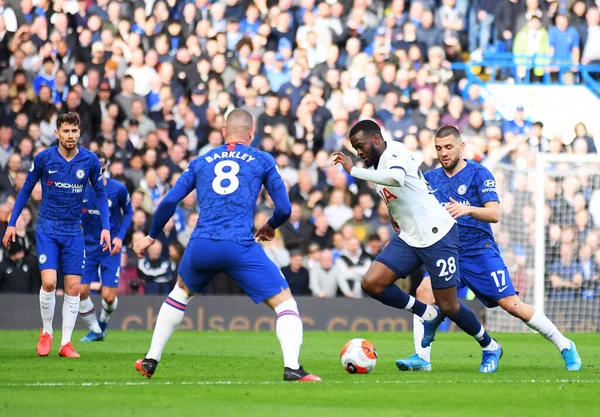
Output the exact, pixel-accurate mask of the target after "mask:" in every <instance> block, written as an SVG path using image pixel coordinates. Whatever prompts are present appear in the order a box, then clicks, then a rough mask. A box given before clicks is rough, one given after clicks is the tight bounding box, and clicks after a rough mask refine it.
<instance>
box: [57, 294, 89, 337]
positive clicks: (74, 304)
mask: <svg viewBox="0 0 600 417" xmlns="http://www.w3.org/2000/svg"><path fill="white" fill-rule="evenodd" d="M88 299H89V298H88ZM92 308H93V306H92ZM62 313H63V323H62V341H61V342H60V345H61V346H64V345H66V344H67V343H69V342H70V341H71V335H72V334H73V329H74V328H75V322H76V321H77V314H78V313H79V295H76V296H71V295H66V294H65V295H64V300H63V311H62Z"/></svg>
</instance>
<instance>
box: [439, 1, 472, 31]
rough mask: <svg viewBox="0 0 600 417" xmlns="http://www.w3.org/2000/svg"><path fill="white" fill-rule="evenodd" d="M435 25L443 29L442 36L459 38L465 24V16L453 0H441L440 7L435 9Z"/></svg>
mask: <svg viewBox="0 0 600 417" xmlns="http://www.w3.org/2000/svg"><path fill="white" fill-rule="evenodd" d="M435 22H436V26H437V27H439V28H440V29H442V30H443V31H444V38H446V39H447V38H455V39H459V37H460V32H461V31H462V30H463V28H464V26H465V16H464V15H463V13H462V12H461V11H460V10H459V9H458V8H457V7H456V1H455V0H442V7H440V8H439V9H438V11H437V15H436V20H435Z"/></svg>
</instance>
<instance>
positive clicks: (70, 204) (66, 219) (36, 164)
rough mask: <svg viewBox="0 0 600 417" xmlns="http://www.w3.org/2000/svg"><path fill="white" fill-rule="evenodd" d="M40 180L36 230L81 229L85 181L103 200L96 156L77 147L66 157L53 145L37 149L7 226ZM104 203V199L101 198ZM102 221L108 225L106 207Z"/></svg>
mask: <svg viewBox="0 0 600 417" xmlns="http://www.w3.org/2000/svg"><path fill="white" fill-rule="evenodd" d="M40 180H41V184H42V203H41V207H40V214H39V218H38V221H37V226H36V227H37V230H38V231H39V232H42V233H46V234H50V235H67V236H69V235H77V234H82V233H83V228H82V224H81V207H82V203H83V190H84V188H85V185H86V184H87V183H88V182H89V183H90V184H91V186H92V189H93V190H94V192H95V193H96V196H97V197H98V198H100V199H104V200H106V194H105V193H104V183H103V181H102V174H101V172H100V161H99V160H98V157H97V156H96V155H95V154H94V153H93V152H90V151H89V150H87V149H84V148H82V147H79V153H78V154H77V155H76V156H75V158H73V159H72V160H71V161H67V160H66V159H65V158H64V157H63V156H62V155H61V154H60V152H59V151H58V146H53V147H51V148H48V149H46V150H43V151H42V152H40V153H39V154H38V155H37V156H36V157H35V159H34V161H33V163H32V164H31V169H30V170H29V173H28V174H27V180H26V181H25V184H24V186H23V189H21V191H20V192H19V195H18V196H17V203H16V204H15V208H14V210H13V214H15V215H16V216H14V215H13V216H11V220H10V224H9V225H10V226H13V225H14V224H16V222H17V218H18V216H19V215H20V214H21V210H22V209H23V207H24V206H25V204H26V203H27V200H28V199H29V196H30V195H31V192H32V190H33V187H34V186H35V184H36V183H37V182H38V181H40ZM105 204H106V201H105ZM104 214H105V216H103V217H104V218H102V222H103V224H104V225H105V226H106V227H107V228H108V225H109V223H108V210H104Z"/></svg>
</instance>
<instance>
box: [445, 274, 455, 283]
mask: <svg viewBox="0 0 600 417" xmlns="http://www.w3.org/2000/svg"><path fill="white" fill-rule="evenodd" d="M452 277H454V274H452V275H450V276H449V277H448V278H446V281H450V280H451V279H452Z"/></svg>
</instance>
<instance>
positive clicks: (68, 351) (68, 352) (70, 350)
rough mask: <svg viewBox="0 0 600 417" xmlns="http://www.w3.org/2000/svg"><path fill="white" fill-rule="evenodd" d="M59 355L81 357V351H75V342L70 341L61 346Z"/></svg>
mask: <svg viewBox="0 0 600 417" xmlns="http://www.w3.org/2000/svg"><path fill="white" fill-rule="evenodd" d="M58 356H60V357H61V358H79V356H80V355H79V353H77V352H75V348H74V347H73V343H71V342H69V343H67V344H66V345H64V346H61V347H60V350H59V351H58Z"/></svg>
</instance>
